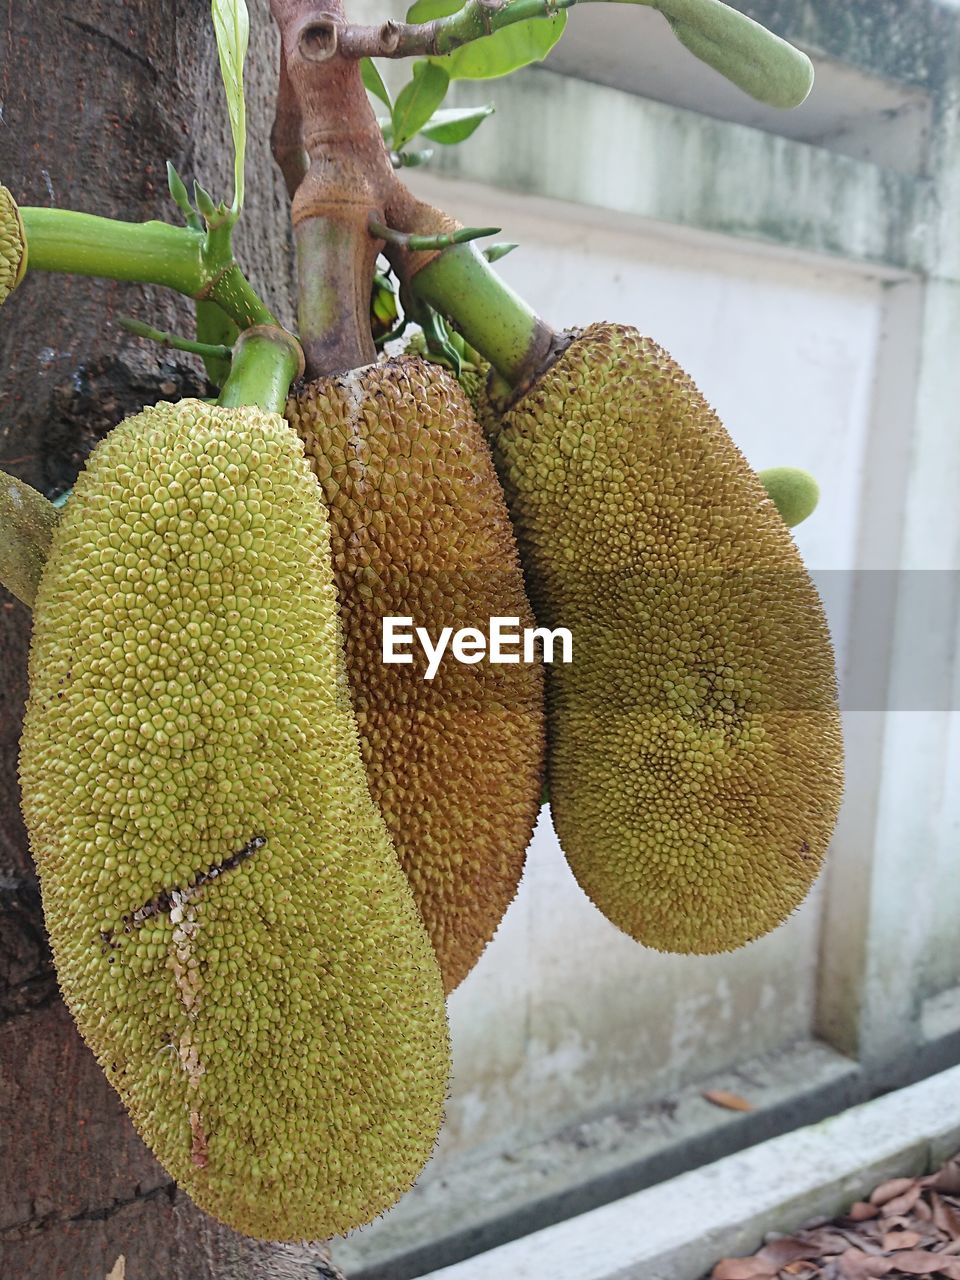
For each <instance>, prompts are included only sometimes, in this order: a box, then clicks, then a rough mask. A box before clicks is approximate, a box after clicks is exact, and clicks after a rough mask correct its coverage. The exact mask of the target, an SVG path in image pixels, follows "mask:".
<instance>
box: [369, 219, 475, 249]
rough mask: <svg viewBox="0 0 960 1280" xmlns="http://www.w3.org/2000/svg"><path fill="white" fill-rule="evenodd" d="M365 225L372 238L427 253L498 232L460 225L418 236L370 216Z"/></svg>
mask: <svg viewBox="0 0 960 1280" xmlns="http://www.w3.org/2000/svg"><path fill="white" fill-rule="evenodd" d="M367 225H368V227H369V228H370V234H371V235H372V236H373V237H374V239H376V240H383V241H385V242H386V243H387V244H395V245H397V246H399V247H400V248H402V249H409V250H410V251H411V252H412V253H429V252H431V251H432V250H435V249H448V248H450V246H451V245H454V244H468V243H469V242H470V241H471V240H479V239H481V238H482V237H483V236H495V235H498V234H499V232H500V228H499V227H461V228H460V230H459V231H445V232H440V233H438V234H437V235H431V236H418V235H411V234H408V233H407V232H405V231H395V230H394V229H393V227H387V226H384V224H383V223H382V222H378V221H377V219H376V218H371V219H370V221H369V222H368V224H367Z"/></svg>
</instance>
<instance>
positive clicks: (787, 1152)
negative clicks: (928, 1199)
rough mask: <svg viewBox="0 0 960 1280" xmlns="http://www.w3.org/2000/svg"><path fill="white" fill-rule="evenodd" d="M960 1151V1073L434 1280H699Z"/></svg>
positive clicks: (851, 1112)
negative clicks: (727, 1260) (769, 1238)
mask: <svg viewBox="0 0 960 1280" xmlns="http://www.w3.org/2000/svg"><path fill="white" fill-rule="evenodd" d="M958 1148H960V1067H954V1068H952V1069H951V1070H949V1071H945V1072H943V1073H942V1074H940V1075H937V1076H933V1077H931V1078H930V1079H928V1080H924V1081H922V1082H921V1083H919V1084H915V1085H911V1086H910V1087H909V1088H907V1089H901V1090H899V1091H898V1092H896V1093H892V1094H888V1095H887V1096H886V1097H883V1098H879V1099H877V1100H875V1101H873V1102H868V1103H865V1104H863V1105H861V1106H858V1107H854V1108H852V1109H851V1110H849V1111H846V1112H844V1113H842V1114H841V1115H838V1116H835V1117H833V1118H831V1119H829V1120H824V1121H821V1122H820V1123H819V1124H815V1125H811V1126H809V1127H808V1128H805V1129H798V1130H796V1131H795V1132H793V1133H789V1134H784V1135H783V1136H782V1137H779V1138H774V1139H772V1140H770V1141H768V1142H765V1143H763V1144H761V1145H760V1146H757V1147H752V1148H751V1149H749V1150H747V1151H742V1152H740V1153H738V1154H737V1155H733V1156H728V1157H727V1158H726V1159H724V1160H719V1161H717V1162H716V1163H715V1164H712V1165H709V1166H708V1167H706V1168H703V1169H698V1170H695V1171H694V1172H692V1173H687V1174H684V1175H682V1176H681V1177H679V1178H674V1179H673V1180H672V1181H670V1182H666V1183H663V1184H661V1185H660V1186H657V1187H651V1188H649V1189H648V1190H646V1191H641V1192H639V1193H638V1194H637V1195H633V1196H629V1197H627V1198H626V1199H623V1200H619V1201H617V1202H616V1203H615V1204H609V1205H606V1206H605V1207H603V1208H602V1209H595V1210H594V1211H593V1212H591V1213H587V1214H583V1215H581V1216H580V1217H578V1218H573V1219H570V1220H568V1221H567V1222H563V1223H560V1224H558V1225H557V1226H554V1227H550V1228H547V1229H546V1230H544V1231H538V1232H536V1233H535V1234H534V1235H531V1236H527V1237H526V1238H524V1239H523V1240H517V1241H514V1242H513V1243H512V1244H508V1245H503V1246H501V1247H500V1248H499V1249H495V1250H493V1251H491V1252H489V1253H485V1254H482V1255H479V1256H477V1257H474V1258H471V1259H469V1260H468V1261H466V1262H462V1263H459V1264H457V1265H456V1266H452V1267H447V1268H444V1269H443V1270H441V1271H435V1272H432V1273H431V1274H430V1275H429V1276H428V1277H426V1280H490V1278H491V1277H496V1280H500V1278H501V1277H503V1278H504V1280H506V1278H507V1277H509V1280H699V1278H700V1277H701V1276H703V1275H704V1274H705V1273H706V1272H707V1271H708V1270H709V1269H710V1267H711V1266H712V1265H713V1263H714V1262H716V1261H717V1259H719V1258H721V1257H725V1256H731V1255H732V1256H736V1255H739V1254H746V1253H750V1252H752V1251H753V1250H755V1249H757V1248H758V1247H759V1246H760V1245H761V1244H762V1243H763V1238H764V1236H765V1234H766V1233H767V1232H770V1231H777V1232H783V1231H791V1230H794V1229H796V1228H797V1227H799V1226H801V1225H802V1224H803V1223H804V1222H806V1221H808V1220H809V1219H811V1218H816V1217H820V1216H828V1217H833V1216H835V1215H836V1214H837V1213H839V1212H840V1211H841V1210H842V1209H844V1208H845V1207H846V1206H847V1205H849V1204H850V1203H851V1202H852V1201H853V1200H856V1199H858V1198H860V1197H862V1196H864V1195H865V1194H867V1193H868V1192H869V1191H870V1190H871V1188H872V1187H874V1186H875V1185H876V1184H877V1183H878V1182H881V1181H883V1180H884V1179H885V1178H888V1177H893V1176H900V1175H903V1176H913V1175H916V1174H919V1173H923V1172H926V1171H927V1170H929V1169H931V1168H933V1167H934V1166H935V1165H936V1164H938V1163H940V1162H941V1161H942V1160H944V1159H945V1158H947V1157H948V1156H949V1155H950V1154H951V1153H952V1152H954V1151H956V1150H957V1149H958Z"/></svg>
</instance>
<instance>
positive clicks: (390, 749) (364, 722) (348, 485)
mask: <svg viewBox="0 0 960 1280" xmlns="http://www.w3.org/2000/svg"><path fill="white" fill-rule="evenodd" d="M287 417H288V419H289V421H290V422H291V424H292V425H293V426H294V427H295V428H296V430H297V431H298V433H299V434H300V435H301V437H302V438H303V440H304V443H305V447H306V453H307V458H308V459H309V460H310V462H311V465H312V466H313V468H314V471H315V472H316V475H317V477H318V479H319V481H320V484H321V485H322V487H323V492H324V495H325V497H326V499H327V502H328V504H329V507H330V515H331V524H332V532H333V561H334V569H335V573H336V579H337V588H338V591H339V596H340V607H341V617H342V622H343V630H344V639H345V651H346V658H347V671H348V673H349V677H350V684H351V691H352V694H353V705H354V710H355V712H356V716H357V723H358V725H359V728H360V740H361V745H362V748H363V758H364V763H365V765H366V768H367V775H368V777H369V779H370V788H371V791H372V792H373V796H374V799H375V800H376V801H377V803H378V804H379V805H380V809H381V812H382V813H383V816H384V819H385V821H386V824H387V827H388V829H389V831H390V834H391V836H392V837H393V841H394V845H395V846H396V849H397V852H398V853H399V855H400V860H401V862H402V863H403V867H404V870H405V871H406V873H407V876H408V878H409V880H410V884H411V887H412V888H413V892H414V897H415V898H416V900H417V903H418V905H419V907H420V911H421V914H422V916H423V919H424V922H425V923H426V926H427V930H428V932H429V934H430V937H431V939H432V940H433V944H434V947H435V948H436V951H437V956H438V958H439V960H440V967H441V970H442V971H443V976H444V982H445V985H446V989H447V990H448V991H450V990H452V989H453V988H454V987H455V986H456V985H457V984H458V983H459V982H460V981H461V980H462V979H463V977H464V976H465V975H466V974H467V973H468V972H469V971H470V969H471V968H472V967H473V965H474V964H475V963H476V961H477V959H478V958H479V956H480V953H481V952H482V950H483V948H484V946H485V945H486V943H487V942H488V941H489V940H490V938H491V937H492V936H493V933H494V931H495V929H496V927H497V924H498V923H499V921H500V919H501V917H502V915H503V913H504V911H505V910H506V908H507V906H508V905H509V903H510V901H511V899H512V898H513V896H514V894H515V893H516V890H517V884H518V882H519V879H520V875H521V872H522V870H523V860H524V853H525V850H526V847H527V844H528V843H529V840H530V835H531V831H532V828H533V824H534V822H535V821H536V817H537V812H538V809H539V797H540V789H541V779H542V759H543V749H544V747H543V741H544V724H543V721H544V708H543V684H542V671H541V668H540V666H539V664H538V663H533V664H524V663H522V662H521V663H517V664H516V665H493V664H491V663H490V662H489V661H487V660H486V659H484V661H483V662H481V663H480V664H478V665H472V666H467V665H461V664H460V663H459V662H457V661H456V660H455V659H454V657H453V656H452V654H450V652H449V651H448V652H447V654H446V655H445V656H444V658H443V659H442V661H441V663H440V667H439V670H438V672H437V674H436V676H435V678H434V679H432V680H425V679H424V678H423V676H424V669H425V662H424V660H423V657H422V653H421V651H420V650H419V648H416V649H414V650H412V652H413V653H414V656H415V658H416V661H415V662H414V663H413V664H411V665H385V664H384V662H383V660H382V654H381V648H382V639H381V632H382V618H383V617H385V616H395V617H410V618H413V620H414V621H413V625H414V626H419V627H425V628H426V629H427V631H428V632H429V634H430V636H431V638H432V639H433V640H436V639H437V637H438V635H439V634H440V632H441V629H442V628H445V627H450V628H453V630H454V631H456V630H458V629H460V628H463V627H476V628H478V629H480V630H482V631H483V632H484V633H486V632H487V631H488V630H489V624H490V619H491V617H495V616H501V617H512V618H515V619H519V626H520V627H522V628H523V627H532V626H534V621H533V616H532V614H531V612H530V606H529V604H528V602H527V599H526V596H525V594H524V588H523V578H522V573H521V569H520V564H519V559H518V555H517V550H516V544H515V542H514V537H513V531H512V528H511V525H510V518H509V515H508V513H507V509H506V504H505V502H504V499H503V493H502V491H501V489H500V485H499V482H498V481H497V477H496V473H495V471H494V468H493V462H492V459H491V456H490V451H489V448H488V447H487V445H486V442H485V441H484V439H483V435H482V432H481V430H480V428H479V426H478V425H477V423H476V421H475V419H474V418H473V416H472V414H471V413H470V409H469V407H468V405H467V404H466V402H465V400H464V398H463V395H462V393H461V392H460V390H459V388H458V387H457V385H456V382H455V381H454V379H453V378H452V377H451V376H450V375H449V374H448V373H446V372H445V371H444V370H443V369H441V368H439V367H438V366H436V365H431V364H427V363H426V362H424V361H423V360H419V359H412V358H400V359H397V360H390V361H386V362H384V363H381V364H377V365H370V366H369V367H367V368H364V369H359V370H356V371H354V372H352V373H349V374H344V375H341V376H339V377H335V378H328V379H324V380H322V381H319V382H315V383H312V384H311V385H310V386H308V387H306V388H305V389H304V390H303V391H301V392H300V393H299V394H298V395H296V396H295V397H293V398H291V400H290V401H289V403H288V405H287ZM515 652H519V651H515Z"/></svg>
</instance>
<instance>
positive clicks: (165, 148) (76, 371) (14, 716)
mask: <svg viewBox="0 0 960 1280" xmlns="http://www.w3.org/2000/svg"><path fill="white" fill-rule="evenodd" d="M249 3H250V10H251V51H250V58H249V62H248V72H247V82H248V83H247V88H248V114H249V127H250V144H249V150H248V173H247V189H248V200H247V208H246V210H245V213H244V217H243V220H242V223H241V234H240V235H239V237H238V242H239V243H238V252H239V256H240V259H241V261H242V263H243V265H244V267H245V269H246V270H247V272H248V274H249V276H250V277H251V279H252V280H253V282H254V284H255V285H256V286H257V287H258V288H259V289H260V290H261V292H262V294H263V296H264V297H265V299H266V300H267V302H268V303H269V304H270V305H272V306H273V308H274V310H275V311H277V312H278V314H279V315H280V317H281V318H288V317H289V316H290V315H291V314H292V310H293V308H292V306H291V280H292V277H291V271H290V252H289V234H288V232H287V227H288V223H289V219H288V216H287V198H286V194H285V192H284V191H283V186H282V182H281V180H280V177H279V174H277V173H276V172H275V169H274V166H273V163H272V161H271V158H270V153H269V146H268V139H269V130H270V122H271V120H272V114H273V96H274V91H275V84H276V67H277V47H276V33H275V31H274V30H273V29H272V27H271V25H270V20H269V11H268V6H267V3H266V0H249ZM228 138H229V132H228V128H227V120H226V112H225V109H224V107H223V98H222V91H221V88H220V85H219V80H218V73H217V61H216V51H215V45H214V41H213V35H212V25H211V20H210V5H209V3H208V0H86V2H85V3H83V4H80V3H76V2H75V0H47V2H46V3H45V4H44V5H43V6H41V7H40V8H39V9H38V8H37V7H36V6H29V5H27V6H25V5H6V6H4V8H3V12H2V15H0V181H2V182H4V183H5V184H6V185H7V186H8V187H9V188H10V189H11V191H12V192H13V193H14V196H15V197H16V199H17V200H18V201H19V202H20V203H21V204H35V205H56V206H60V207H63V208H74V209H81V210H84V211H87V212H92V213H100V214H105V215H111V216H113V217H119V218H126V219H131V220H140V219H144V218H150V217H164V218H168V219H171V215H176V210H175V209H174V207H173V205H172V204H171V203H170V201H169V199H168V197H167V191H166V174H165V169H164V164H165V161H166V160H167V159H168V158H169V159H171V160H173V162H174V163H175V164H176V166H177V168H178V169H179V170H180V172H181V173H182V174H183V175H184V177H185V178H186V179H187V181H188V184H189V180H190V179H191V178H192V177H193V176H195V175H196V176H198V177H200V179H201V181H202V182H203V184H204V185H205V186H206V187H207V189H208V190H210V191H211V192H212V193H213V194H214V195H215V196H216V197H225V198H229V197H230V194H231V191H232V185H231V184H232V177H231V173H232V156H231V151H230V146H229V142H228ZM122 314H131V315H135V316H137V317H139V318H142V319H145V320H147V321H149V322H150V323H153V324H155V325H157V326H158V327H160V328H171V329H175V330H178V331H180V332H184V333H189V332H190V329H191V324H192V317H191V308H190V306H189V305H188V304H186V303H184V302H183V301H180V300H176V299H173V298H171V297H169V296H167V295H165V294H163V293H162V292H161V291H159V290H152V289H136V288H134V287H133V286H130V285H121V284H111V283H101V282H95V281H87V280H80V279H65V278H63V277H53V276H43V275H39V274H38V275H36V276H34V275H29V276H28V277H27V280H26V281H25V282H24V284H23V285H22V286H21V288H20V290H19V291H18V292H17V293H16V294H14V296H13V297H12V298H11V299H10V300H9V302H8V303H7V304H6V305H5V306H4V307H3V309H2V311H0V467H3V468H4V469H5V470H7V471H10V472H12V473H14V474H15V475H18V476H20V477H22V478H23V479H24V480H26V481H27V482H29V483H30V484H32V485H34V486H35V487H36V488H38V489H41V490H42V491H43V492H45V493H47V494H48V495H49V496H55V495H56V494H58V493H60V492H63V491H64V490H65V489H66V488H68V487H69V486H70V485H71V483H72V482H73V478H74V476H75V475H76V473H77V470H78V469H79V467H80V465H81V463H82V461H83V459H84V457H85V456H86V454H87V453H88V452H89V450H90V448H91V447H92V446H93V444H95V443H96V441H97V440H98V439H99V438H100V437H102V436H103V435H104V434H105V433H106V432H107V431H109V430H110V428H111V427H113V426H114V425H115V424H116V423H117V422H119V421H120V419H121V418H123V417H124V416H125V415H127V414H128V413H131V412H133V411H135V410H137V409H139V408H141V407H142V406H143V405H145V404H152V403H154V402H156V401H157V400H160V399H177V398H179V397H181V396H183V395H190V394H196V393H198V392H202V391H204V390H205V384H204V380H203V378H202V372H201V368H200V365H199V362H198V361H196V360H194V359H193V358H192V357H189V356H180V355H177V354H172V355H171V354H169V353H162V352H158V349H157V348H154V347H152V346H150V345H149V344H146V343H143V342H141V341H139V340H137V339H134V338H131V337H129V336H127V335H126V334H125V333H124V332H123V331H122V330H121V329H120V328H119V327H118V325H117V323H116V321H117V317H118V316H120V315H122ZM29 630H30V617H29V613H28V611H27V610H26V609H25V608H24V607H23V606H22V605H21V604H19V603H16V602H15V601H14V600H13V599H12V598H11V597H10V596H8V595H6V593H4V592H3V591H2V589H0V1275H4V1276H10V1277H17V1280H57V1278H58V1277H65V1278H67V1277H68V1278H69V1280H107V1278H109V1280H254V1278H255V1280H306V1277H310V1278H311V1280H319V1278H320V1277H331V1276H334V1275H335V1272H334V1271H332V1270H331V1269H329V1267H328V1265H327V1263H326V1260H325V1259H326V1255H325V1254H324V1252H323V1251H322V1250H321V1249H320V1248H318V1247H317V1248H299V1247H295V1246H281V1245H270V1244H261V1243H257V1242H255V1241H251V1240H247V1239H245V1238H244V1237H241V1236H238V1235H236V1234H235V1233H233V1232H231V1231H229V1230H227V1229H226V1228H224V1227H222V1226H221V1225H220V1224H218V1223H216V1222H214V1221H213V1220H212V1219H211V1218H208V1217H207V1216H205V1215H204V1214H203V1213H201V1212H200V1211H199V1210H198V1209H196V1208H195V1207H194V1205H193V1204H192V1203H191V1202H190V1200H189V1199H188V1198H187V1197H186V1196H185V1195H183V1194H182V1193H181V1192H179V1191H178V1190H177V1189H176V1187H175V1186H174V1185H173V1183H172V1182H171V1180H170V1178H169V1176H168V1175H167V1174H166V1173H165V1171H164V1170H163V1169H162V1168H161V1167H160V1166H159V1165H158V1164H157V1163H156V1161H155V1160H154V1159H153V1157H152V1156H151V1154H150V1153H149V1151H148V1150H147V1149H146V1147H144V1145H143V1144H142V1143H141V1141H140V1140H139V1138H138V1137H137V1136H136V1134H135V1133H134V1130H133V1127H132V1126H131V1124H130V1121H129V1120H128V1119H127V1116H126V1113H125V1111H124V1110H123V1108H122V1106H121V1104H120V1101H119V1099H118V1097H117V1096H116V1094H115V1093H114V1092H113V1090H112V1089H111V1088H110V1086H109V1085H108V1084H107V1081H106V1079H105V1077H104V1076H103V1074H102V1073H101V1071H100V1069H99V1068H98V1067H97V1065H96V1063H95V1061H94V1059H93V1056H92V1055H91V1053H90V1052H89V1050H88V1049H87V1048H86V1046H85V1045H84V1044H83V1043H82V1041H81V1040H80V1038H79V1036H78V1035H77V1032H76V1031H75V1029H74V1026H73V1023H72V1022H71V1020H70V1017H69V1015H68V1013H67V1011H66V1009H65V1007H64V1005H63V1003H62V1001H61V1000H60V997H59V995H58V992H57V986H56V979H55V976H54V973H53V969H52V965H51V961H50V954H49V950H48V947H47V943H46V938H45V934H44V928H43V919H42V915H41V911H40V898H39V893H38V889H37V883H36V876H35V873H34V870H33V866H32V863H31V861H30V857H29V853H28V851H27V841H26V835H25V832H24V829H23V825H22V822H21V819H20V812H19V794H18V789H17V780H16V771H17V740H18V737H19V732H20V720H21V715H22V711H23V703H24V699H25V696H26V654H27V645H28V641H29ZM64 803H65V804H68V803H69V797H67V796H65V797H64Z"/></svg>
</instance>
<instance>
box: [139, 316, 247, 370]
mask: <svg viewBox="0 0 960 1280" xmlns="http://www.w3.org/2000/svg"><path fill="white" fill-rule="evenodd" d="M118 324H119V325H120V327H121V329H126V331H127V333H132V334H133V335H134V337H136V338H146V339H147V341H148V342H156V343H159V345H160V346H161V347H172V348H173V350H174V351H186V352H187V353H188V354H190V355H195V356H204V357H205V358H208V359H214V360H229V358H230V348H229V347H228V346H223V345H220V344H217V343H211V342H195V341H194V340H193V339H192V338H181V337H180V335H179V334H178V333H166V332H164V331H163V330H162V329H155V328H154V327H153V325H150V324H144V323H143V321H142V320H134V319H133V318H132V317H130V316H121V317H120V319H119V320H118Z"/></svg>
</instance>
